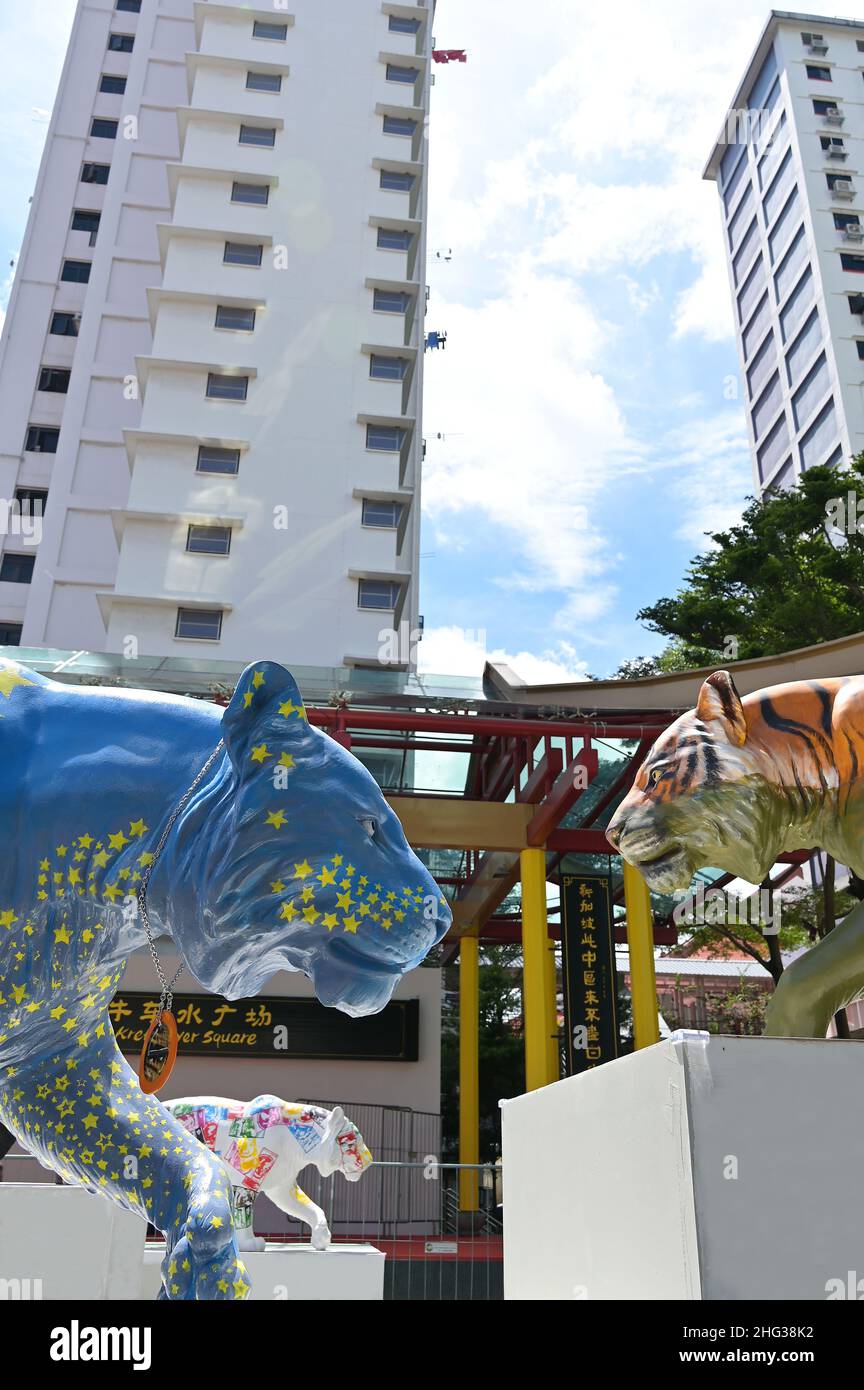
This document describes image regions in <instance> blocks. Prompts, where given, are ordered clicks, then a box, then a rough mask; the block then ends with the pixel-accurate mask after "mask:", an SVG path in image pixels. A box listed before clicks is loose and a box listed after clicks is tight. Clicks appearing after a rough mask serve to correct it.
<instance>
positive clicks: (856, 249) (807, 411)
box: [704, 10, 864, 492]
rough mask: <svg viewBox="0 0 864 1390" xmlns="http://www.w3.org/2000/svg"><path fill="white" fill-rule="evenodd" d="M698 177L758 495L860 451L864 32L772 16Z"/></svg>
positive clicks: (856, 25) (861, 26)
mask: <svg viewBox="0 0 864 1390" xmlns="http://www.w3.org/2000/svg"><path fill="white" fill-rule="evenodd" d="M704 177H705V178H708V179H713V180H715V181H716V183H717V185H718V189H719V193H720V203H721V211H722V217H723V236H724V241H725V247H726V256H727V260H728V265H729V280H730V284H731V287H732V296H733V300H734V307H735V325H736V331H737V337H738V347H739V353H740V362H741V379H742V382H743V389H744V396H745V401H746V409H747V418H748V424H749V432H750V447H751V451H752V455H753V467H754V472H755V479H756V485H757V487H758V489H759V491H760V492H764V491H765V490H766V489H769V488H770V489H775V488H778V487H785V486H789V485H790V484H792V483H794V481H795V479H796V478H797V477H798V476H800V474H801V473H802V472H803V471H804V470H805V469H807V468H812V467H813V466H814V465H816V464H832V465H833V464H835V463H838V462H839V461H840V460H841V459H847V458H849V457H850V456H851V455H853V454H857V453H859V452H860V451H861V450H862V449H864V221H862V217H864V23H862V22H859V21H856V20H841V19H824V18H821V17H819V18H817V17H815V16H813V15H806V14H791V13H787V12H785V11H780V10H772V11H771V14H770V17H769V19H768V22H767V24H766V25H765V28H764V29H763V31H762V35H761V37H760V39H759V42H758V44H757V46H756V50H755V52H754V54H753V56H752V58H751V60H750V62H749V63H748V65H747V69H746V71H745V73H744V76H743V78H742V80H741V82H740V84H739V86H738V89H737V91H736V93H735V95H734V97H733V100H732V102H731V105H730V108H729V113H728V115H727V119H726V120H725V121H724V125H723V130H722V132H721V135H720V138H719V139H718V141H717V143H716V144H715V146H714V149H713V151H712V153H711V157H710V159H709V161H708V164H707V165H706V168H705V174H704Z"/></svg>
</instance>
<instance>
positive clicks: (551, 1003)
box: [546, 936, 561, 1081]
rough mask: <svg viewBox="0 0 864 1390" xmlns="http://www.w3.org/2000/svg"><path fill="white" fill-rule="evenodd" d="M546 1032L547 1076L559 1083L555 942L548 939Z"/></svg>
mask: <svg viewBox="0 0 864 1390" xmlns="http://www.w3.org/2000/svg"><path fill="white" fill-rule="evenodd" d="M546 1031H547V1039H546V1041H547V1045H548V1049H549V1057H548V1070H547V1073H546V1074H547V1076H548V1079H549V1080H550V1081H557V1080H558V1077H559V1071H560V1065H561V1064H560V1061H559V1057H558V980H557V975H556V970H555V942H554V941H553V940H552V938H551V936H547V938H546Z"/></svg>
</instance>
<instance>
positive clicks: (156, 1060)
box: [137, 738, 225, 1095]
mask: <svg viewBox="0 0 864 1390" xmlns="http://www.w3.org/2000/svg"><path fill="white" fill-rule="evenodd" d="M224 746H225V745H224V741H223V740H222V739H221V738H220V740H219V742H218V743H217V745H216V747H215V748H214V749H213V752H212V753H211V754H210V757H209V758H208V759H207V761H206V763H205V764H204V766H203V767H202V768H201V769H200V771H199V772H198V773H197V775H196V777H195V779H194V781H193V782H192V784H191V786H189V787H188V789H187V790H186V791H185V792H184V794H183V796H181V798H180V800H179V801H178V802H177V805H176V806H175V807H174V810H173V811H172V812H171V815H170V816H169V817H168V823H167V825H166V826H165V829H164V830H163V831H162V835H161V837H160V840H159V843H158V845H157V846H156V849H155V850H154V852H153V858H152V859H151V861H150V863H149V864H148V865H147V867H146V868H145V870H144V874H143V876H142V878H141V882H140V883H139V885H138V892H137V898H138V914H139V916H140V918H141V922H142V924H143V926H144V931H145V932H146V934H147V945H148V947H149V948H150V955H151V958H152V960H153V965H154V966H155V968H156V974H157V976H158V977H159V983H160V985H161V986H162V992H161V994H160V995H159V1004H158V1006H157V1008H156V1013H155V1016H154V1018H153V1022H152V1023H151V1024H150V1027H149V1028H148V1030H147V1036H146V1037H145V1039H144V1045H143V1047H142V1048H141V1060H140V1062H139V1064H138V1080H139V1081H140V1083H141V1090H142V1091H144V1093H145V1094H146V1095H152V1094H153V1092H154V1091H159V1090H161V1088H162V1087H163V1086H164V1084H165V1082H166V1081H167V1080H168V1077H169V1076H170V1075H171V1072H172V1070H173V1068H174V1062H175V1060H176V1058H177V1020H176V1019H175V1017H174V1014H173V1012H172V1008H173V1004H174V995H173V993H172V991H173V989H174V986H175V984H176V983H177V980H178V979H179V977H180V975H181V974H182V973H183V965H182V963H181V964H180V965H178V967H177V969H176V970H175V972H174V974H173V975H172V977H171V979H170V980H166V979H165V972H164V970H163V969H162V962H161V961H160V959H159V953H158V952H157V950H156V943H155V942H154V940H153V933H152V931H151V929H150V918H149V915H148V912H147V885H148V883H149V882H150V875H151V874H152V872H153V870H154V869H155V868H156V865H157V864H158V862H159V856H160V855H161V853H162V851H163V849H164V848H165V844H166V842H167V840H168V836H169V834H170V833H171V829H172V826H173V825H174V822H175V821H176V819H177V817H178V816H179V815H180V812H181V811H182V810H183V808H184V806H185V805H186V803H187V802H188V800H189V798H190V796H191V795H192V793H193V792H194V791H195V789H196V787H197V786H198V785H199V784H200V782H201V780H202V778H203V777H205V776H206V774H207V773H208V772H209V770H210V768H211V767H212V766H213V764H214V762H215V761H216V759H217V757H218V756H219V754H220V753H221V752H222V749H223V748H224Z"/></svg>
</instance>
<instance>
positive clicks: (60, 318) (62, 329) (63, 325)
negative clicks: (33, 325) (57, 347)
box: [48, 313, 81, 338]
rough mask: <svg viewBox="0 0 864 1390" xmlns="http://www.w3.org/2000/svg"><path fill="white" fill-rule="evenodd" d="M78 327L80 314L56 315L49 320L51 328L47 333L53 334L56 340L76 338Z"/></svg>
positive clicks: (79, 325)
mask: <svg viewBox="0 0 864 1390" xmlns="http://www.w3.org/2000/svg"><path fill="white" fill-rule="evenodd" d="M80 327H81V315H80V314H66V313H57V314H54V315H53V317H52V319H51V327H50V328H49V329H48V332H49V333H54V334H55V335H56V336H57V337H58V338H77V337H78V329H79V328H80Z"/></svg>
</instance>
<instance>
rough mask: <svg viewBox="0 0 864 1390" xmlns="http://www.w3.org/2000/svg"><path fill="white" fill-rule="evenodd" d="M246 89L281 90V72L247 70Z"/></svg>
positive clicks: (254, 90)
mask: <svg viewBox="0 0 864 1390" xmlns="http://www.w3.org/2000/svg"><path fill="white" fill-rule="evenodd" d="M246 89H247V91H250V92H281V90H282V74H281V72H247V74H246Z"/></svg>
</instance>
